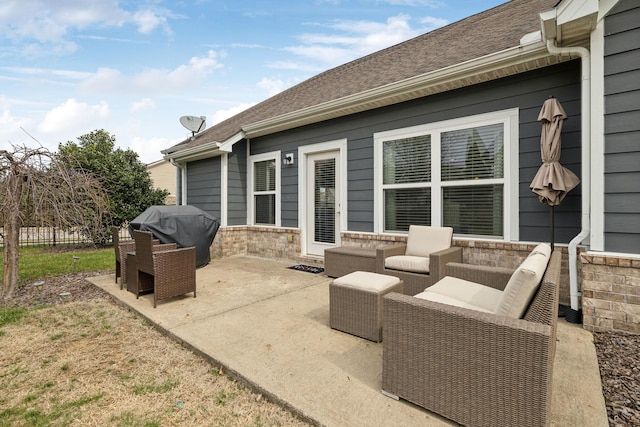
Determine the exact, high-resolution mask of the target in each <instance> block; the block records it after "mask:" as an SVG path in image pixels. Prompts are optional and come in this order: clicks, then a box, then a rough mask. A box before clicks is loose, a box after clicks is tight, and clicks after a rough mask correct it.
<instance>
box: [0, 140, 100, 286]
mask: <svg viewBox="0 0 640 427" xmlns="http://www.w3.org/2000/svg"><path fill="white" fill-rule="evenodd" d="M107 206H108V198H107V195H106V193H105V191H104V189H103V187H102V185H101V183H100V181H99V179H97V178H96V177H95V176H94V175H92V174H90V173H86V172H85V171H83V170H82V169H81V168H75V169H73V168H70V167H69V165H68V164H66V163H63V162H58V161H57V156H56V154H54V153H51V152H50V151H49V150H47V149H46V148H43V147H40V148H35V149H34V148H27V147H26V146H12V151H7V150H0V218H1V219H2V222H3V234H2V238H3V239H4V277H3V278H4V280H3V286H2V293H1V294H0V297H2V298H5V297H10V296H11V294H12V293H13V291H14V289H15V288H16V286H17V284H18V259H19V245H20V228H21V227H22V225H23V224H24V223H25V221H26V220H29V221H30V222H35V223H37V225H42V226H57V227H60V228H62V229H67V230H71V229H73V230H77V231H78V232H80V233H81V234H83V235H85V236H88V237H91V236H93V235H95V233H97V232H99V230H100V229H101V223H100V222H101V218H102V213H103V211H104V210H105V209H107ZM32 225H33V224H32Z"/></svg>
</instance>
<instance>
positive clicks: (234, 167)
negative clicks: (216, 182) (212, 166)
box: [227, 141, 247, 225]
mask: <svg viewBox="0 0 640 427" xmlns="http://www.w3.org/2000/svg"><path fill="white" fill-rule="evenodd" d="M227 168H228V169H227V172H228V180H227V225H245V224H246V223H247V144H246V142H245V141H240V142H238V143H237V144H235V145H234V146H233V152H231V153H229V154H228V156H227Z"/></svg>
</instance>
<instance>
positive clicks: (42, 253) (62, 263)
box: [0, 246, 115, 282]
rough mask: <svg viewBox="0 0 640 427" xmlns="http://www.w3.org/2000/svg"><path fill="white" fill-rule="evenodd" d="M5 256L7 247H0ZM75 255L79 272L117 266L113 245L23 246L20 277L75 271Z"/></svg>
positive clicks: (37, 276) (42, 276) (56, 274)
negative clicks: (65, 249) (84, 247)
mask: <svg viewBox="0 0 640 427" xmlns="http://www.w3.org/2000/svg"><path fill="white" fill-rule="evenodd" d="M0 253H2V255H3V256H4V248H3V249H1V250H0ZM74 256H76V257H78V260H77V261H76V267H75V271H76V272H81V271H102V270H112V269H113V268H115V267H114V266H115V254H114V250H113V248H111V247H107V248H99V249H94V248H91V249H74V250H70V251H62V250H60V246H58V247H57V248H56V249H53V248H51V247H50V246H47V247H24V248H20V260H19V277H20V279H19V280H20V281H21V282H22V281H25V280H33V279H40V278H44V277H48V276H59V275H61V274H68V273H71V272H72V270H73V261H74V258H73V257H74ZM3 274H4V265H3V264H0V279H1V278H2V275H3Z"/></svg>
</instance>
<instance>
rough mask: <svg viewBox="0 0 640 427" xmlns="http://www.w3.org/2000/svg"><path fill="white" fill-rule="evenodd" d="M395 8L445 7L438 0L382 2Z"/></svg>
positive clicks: (386, 0)
mask: <svg viewBox="0 0 640 427" xmlns="http://www.w3.org/2000/svg"><path fill="white" fill-rule="evenodd" d="M381 2H382V3H388V4H391V5H394V6H426V7H431V8H434V9H435V8H438V7H443V6H444V3H443V2H441V1H437V0H381Z"/></svg>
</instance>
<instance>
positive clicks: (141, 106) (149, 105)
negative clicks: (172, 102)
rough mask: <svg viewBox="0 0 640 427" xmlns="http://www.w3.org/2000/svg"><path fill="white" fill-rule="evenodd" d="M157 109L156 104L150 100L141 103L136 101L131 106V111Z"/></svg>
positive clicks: (146, 99) (143, 100)
mask: <svg viewBox="0 0 640 427" xmlns="http://www.w3.org/2000/svg"><path fill="white" fill-rule="evenodd" d="M155 108H156V104H155V103H154V102H153V100H151V99H150V98H144V99H141V100H140V101H136V102H134V103H132V104H131V108H130V110H131V111H133V112H135V111H143V110H153V109H155Z"/></svg>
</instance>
